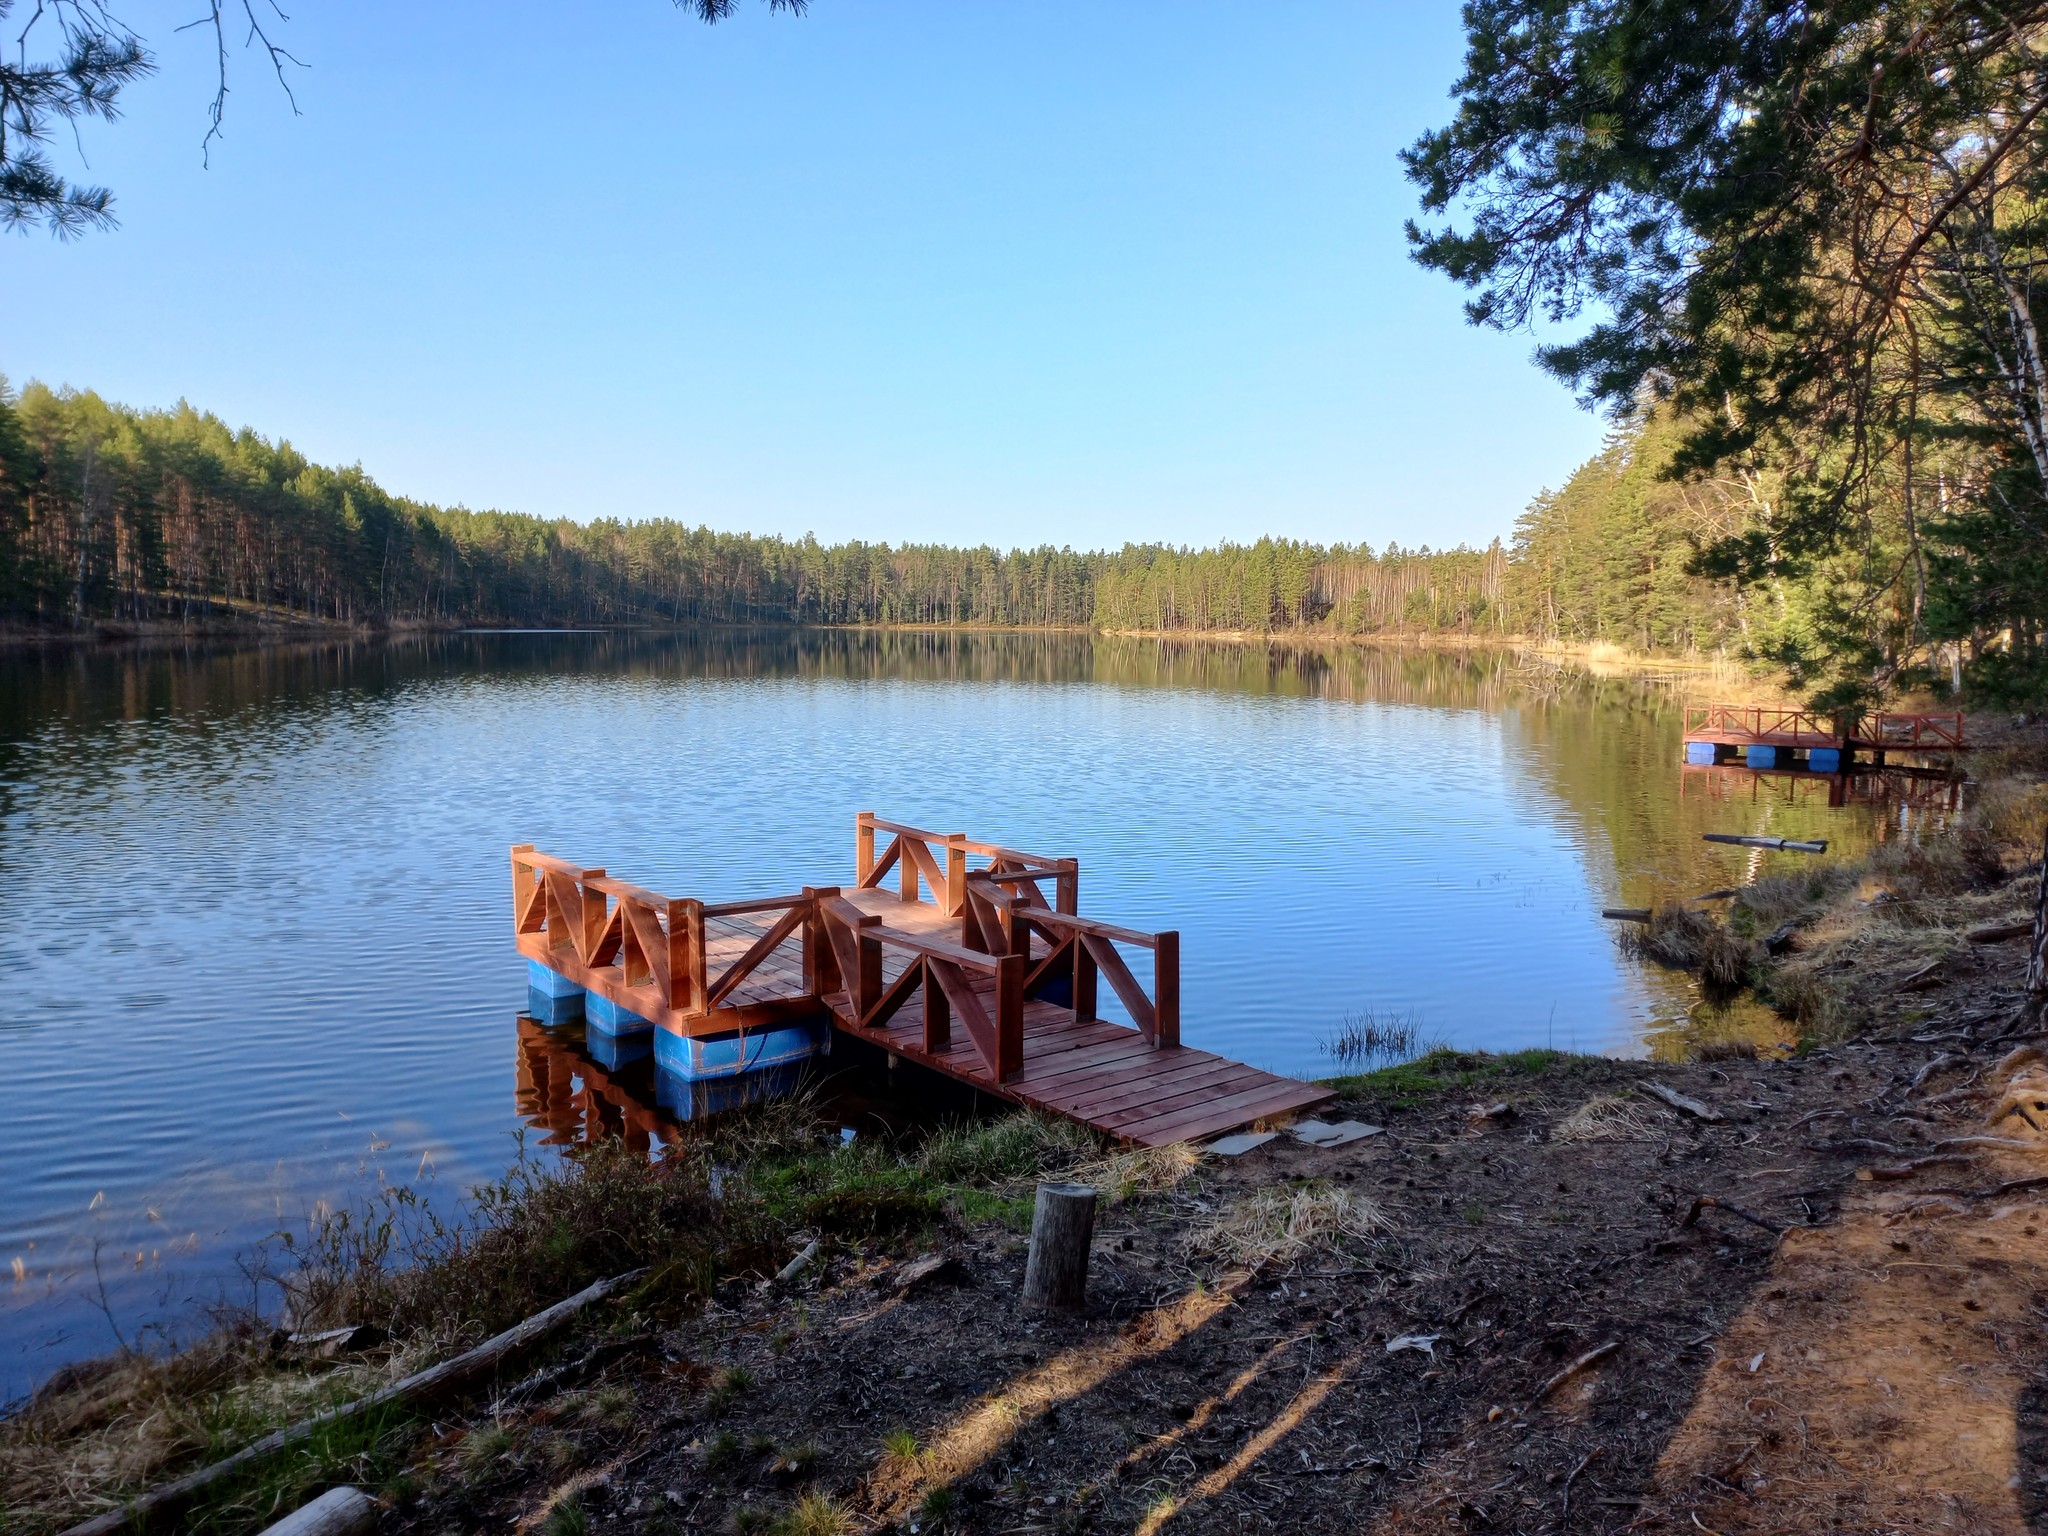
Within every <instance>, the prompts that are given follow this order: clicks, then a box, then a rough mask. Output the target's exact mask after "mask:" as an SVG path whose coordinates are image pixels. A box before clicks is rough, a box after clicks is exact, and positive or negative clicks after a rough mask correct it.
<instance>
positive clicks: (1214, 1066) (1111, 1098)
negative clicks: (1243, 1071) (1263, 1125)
mask: <svg viewBox="0 0 2048 1536" xmlns="http://www.w3.org/2000/svg"><path fill="white" fill-rule="evenodd" d="M1236 1076H1237V1063H1235V1062H1231V1061H1223V1060H1221V1059H1216V1060H1211V1061H1206V1062H1189V1063H1185V1064H1183V1065H1181V1066H1179V1067H1177V1068H1175V1069H1174V1070H1173V1071H1171V1072H1169V1073H1162V1074H1159V1075H1157V1076H1154V1077H1147V1078H1139V1079H1136V1080H1123V1079H1113V1080H1110V1081H1107V1082H1094V1083H1091V1084H1090V1085H1089V1086H1088V1087H1087V1088H1086V1089H1083V1090H1077V1091H1076V1092H1075V1093H1073V1094H1072V1095H1070V1096H1069V1095H1061V1096H1060V1107H1061V1108H1063V1109H1065V1110H1066V1111H1067V1112H1068V1113H1069V1114H1077V1115H1085V1116H1090V1117H1093V1116H1095V1115H1100V1114H1107V1113H1109V1112H1110V1111H1111V1110H1116V1109H1124V1108H1127V1107H1129V1106H1130V1105H1132V1104H1142V1103H1146V1102H1148V1101H1150V1100H1153V1099H1157V1098H1160V1097H1162V1096H1163V1095H1164V1094H1165V1093H1166V1092H1167V1091H1169V1090H1168V1089H1167V1088H1166V1086H1165V1085H1166V1084H1167V1083H1168V1082H1171V1084H1172V1085H1173V1089H1174V1090H1183V1089H1188V1088H1196V1087H1200V1088H1209V1087H1213V1086H1215V1085H1216V1084H1217V1083H1219V1082H1226V1081H1230V1080H1233V1079H1234V1078H1235V1077H1236Z"/></svg>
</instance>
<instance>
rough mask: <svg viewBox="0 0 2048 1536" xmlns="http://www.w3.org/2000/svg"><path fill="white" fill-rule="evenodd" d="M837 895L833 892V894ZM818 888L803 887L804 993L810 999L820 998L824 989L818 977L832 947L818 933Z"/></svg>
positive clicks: (822, 935)
mask: <svg viewBox="0 0 2048 1536" xmlns="http://www.w3.org/2000/svg"><path fill="white" fill-rule="evenodd" d="M833 894H834V895H837V894H838V893H837V892H836V891H835V892H834V893H833ZM818 922H819V918H818V888H817V887H816V886H812V885H807V886H805V887H804V930H803V932H804V991H805V993H806V994H808V995H809V996H811V997H819V996H822V995H823V994H824V992H825V988H824V987H822V986H820V985H819V976H820V975H821V973H822V972H823V971H824V968H825V965H826V962H827V961H828V960H829V959H830V956H831V949H832V947H831V946H830V945H829V944H827V943H826V942H825V936H824V934H822V933H820V932H819V931H818Z"/></svg>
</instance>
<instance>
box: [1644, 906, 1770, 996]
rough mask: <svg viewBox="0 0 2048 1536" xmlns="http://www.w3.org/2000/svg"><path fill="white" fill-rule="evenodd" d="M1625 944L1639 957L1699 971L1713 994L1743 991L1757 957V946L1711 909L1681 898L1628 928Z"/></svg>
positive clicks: (1702, 979) (1676, 967)
mask: <svg viewBox="0 0 2048 1536" xmlns="http://www.w3.org/2000/svg"><path fill="white" fill-rule="evenodd" d="M1621 945H1622V948H1623V949H1624V950H1626V951H1628V952H1629V953H1631V954H1634V955H1636V956H1637V957H1638V958H1641V959H1646V960H1654V961H1656V962H1657V963H1658V964H1660V965H1668V966H1671V967H1674V968H1675V969H1678V970H1685V971H1696V972H1698V973H1699V977H1700V980H1701V982H1702V983H1703V984H1704V985H1705V987H1706V989H1707V991H1708V992H1709V994H1710V995H1724V996H1725V995H1728V994H1732V993H1733V992H1735V991H1736V990H1738V989H1739V988H1740V987H1742V986H1743V985H1744V984H1745V983H1747V982H1748V980H1749V979H1750V973H1751V971H1752V969H1753V968H1754V966H1755V964H1756V960H1757V952H1756V949H1755V947H1754V946H1753V945H1751V944H1750V943H1748V942H1747V941H1746V940H1744V939H1743V938H1741V937H1738V936H1737V935H1736V934H1734V933H1732V932H1730V931H1729V929H1728V928H1727V927H1726V926H1725V925H1724V924H1723V923H1722V922H1721V921H1720V919H1718V918H1717V917H1715V916H1714V915H1713V914H1712V913H1711V912H1707V911H1704V910H1702V909H1701V908H1699V907H1693V906H1685V905H1682V904H1680V903H1677V902H1667V903H1666V904H1665V905H1663V906H1661V907H1658V908H1657V909H1656V910H1655V911H1654V912H1652V913H1651V914H1650V921H1649V922H1647V923H1644V924H1641V925H1640V926H1637V925H1631V926H1630V927H1628V928H1627V929H1625V930H1624V931H1623V932H1622V934H1621Z"/></svg>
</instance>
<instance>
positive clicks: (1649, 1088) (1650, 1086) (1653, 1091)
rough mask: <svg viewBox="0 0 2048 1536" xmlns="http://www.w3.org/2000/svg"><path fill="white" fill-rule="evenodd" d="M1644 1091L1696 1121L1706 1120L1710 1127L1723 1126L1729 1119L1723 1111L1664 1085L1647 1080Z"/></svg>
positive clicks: (1643, 1085) (1643, 1086)
mask: <svg viewBox="0 0 2048 1536" xmlns="http://www.w3.org/2000/svg"><path fill="white" fill-rule="evenodd" d="M1642 1089H1643V1092H1645V1093H1647V1094H1649V1095H1650V1096H1651V1097H1652V1098H1656V1099H1662V1100H1663V1101H1664V1102H1665V1103H1666V1104H1668V1105H1670V1106H1671V1107H1672V1108H1673V1109H1675V1110H1677V1111H1678V1112H1679V1113H1680V1114H1686V1115H1691V1116H1692V1117H1693V1118H1694V1119H1695V1120H1704V1121H1705V1122H1706V1123H1707V1124H1708V1125H1722V1124H1725V1123H1726V1122H1727V1119H1728V1117H1727V1116H1726V1115H1724V1114H1722V1113H1721V1111H1719V1110H1718V1109H1715V1108H1713V1107H1712V1106H1711V1105H1707V1104H1702V1103H1701V1102H1700V1101H1699V1100H1698V1099H1689V1098H1687V1097H1686V1096H1685V1095H1684V1094H1682V1093H1680V1092H1679V1091H1678V1090H1677V1089H1676V1088H1669V1087H1666V1086H1665V1085H1664V1084H1663V1083H1660V1082H1656V1081H1654V1080H1651V1079H1648V1078H1646V1079H1644V1081H1643V1084H1642Z"/></svg>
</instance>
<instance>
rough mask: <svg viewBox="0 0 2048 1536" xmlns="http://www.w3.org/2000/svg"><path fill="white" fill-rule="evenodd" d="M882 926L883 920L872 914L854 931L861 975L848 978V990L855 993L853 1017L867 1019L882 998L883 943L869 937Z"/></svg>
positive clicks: (866, 916)
mask: <svg viewBox="0 0 2048 1536" xmlns="http://www.w3.org/2000/svg"><path fill="white" fill-rule="evenodd" d="M881 926H882V920H881V919H880V918H879V917H876V916H874V915H873V914H872V913H870V914H867V915H865V916H863V917H862V918H861V920H860V926H859V927H857V928H856V929H855V930H854V935H853V941H854V944H855V946H856V947H857V948H858V950H859V952H860V975H859V976H857V977H849V978H848V986H847V990H848V991H849V992H852V993H853V1016H854V1017H855V1018H857V1019H864V1018H866V1017H867V1012H868V1010H869V1009H870V1008H872V1007H874V1006H875V1004H876V1003H877V1002H878V1001H880V999H881V996H882V941H881V940H880V939H877V938H871V937H870V936H869V930H871V929H875V928H879V927H881Z"/></svg>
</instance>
